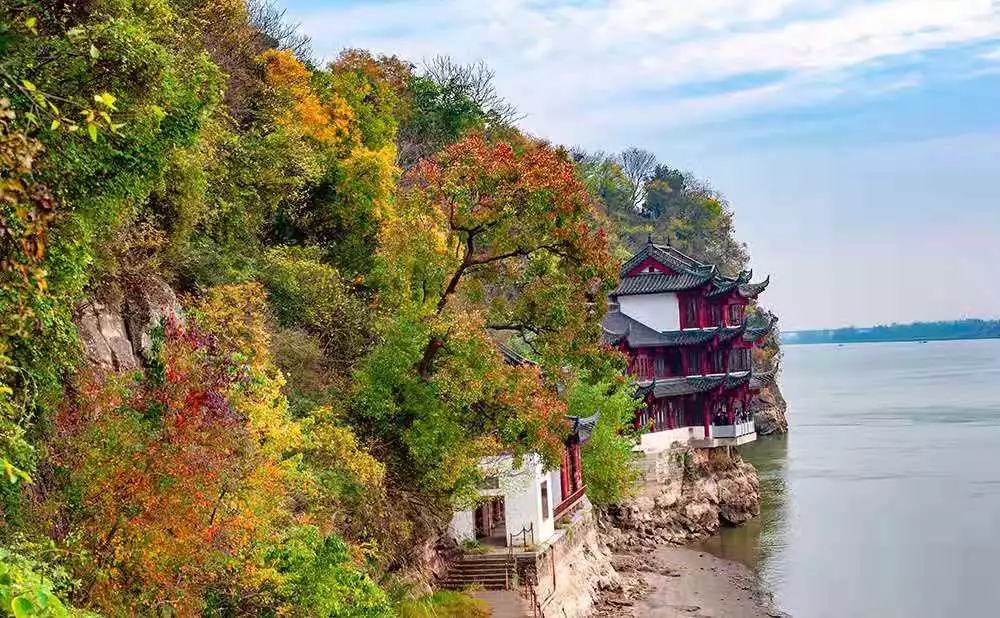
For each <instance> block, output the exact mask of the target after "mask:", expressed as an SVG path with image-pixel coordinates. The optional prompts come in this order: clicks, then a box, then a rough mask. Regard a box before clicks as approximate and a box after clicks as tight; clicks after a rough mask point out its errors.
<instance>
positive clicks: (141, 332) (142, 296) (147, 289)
mask: <svg viewBox="0 0 1000 618" xmlns="http://www.w3.org/2000/svg"><path fill="white" fill-rule="evenodd" d="M125 315H126V316H127V317H126V320H127V322H126V325H127V326H128V332H129V335H130V336H131V339H132V349H133V350H135V353H136V355H137V356H139V357H141V358H143V359H145V360H149V354H150V352H151V351H152V349H153V339H152V336H151V334H152V332H153V329H155V328H156V327H158V326H159V325H160V324H161V323H162V322H163V320H166V319H167V318H170V317H171V316H173V318H174V319H176V320H178V321H179V322H181V323H183V321H184V315H183V313H182V312H181V304H180V303H179V302H178V301H177V295H176V294H174V291H173V290H172V289H171V288H170V286H169V285H167V283H166V282H165V281H163V280H162V279H159V278H157V277H144V278H141V279H137V280H135V281H132V282H130V283H129V285H128V286H127V288H126V291H125Z"/></svg>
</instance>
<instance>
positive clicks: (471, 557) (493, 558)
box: [457, 554, 510, 563]
mask: <svg viewBox="0 0 1000 618" xmlns="http://www.w3.org/2000/svg"><path fill="white" fill-rule="evenodd" d="M508 560H510V556H508V555H507V554H464V555H463V556H461V557H460V558H459V559H458V561H457V562H461V563H466V562H507V561H508Z"/></svg>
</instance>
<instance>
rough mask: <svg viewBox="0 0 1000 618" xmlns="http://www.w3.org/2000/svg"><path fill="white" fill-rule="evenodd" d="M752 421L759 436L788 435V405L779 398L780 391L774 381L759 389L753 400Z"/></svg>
mask: <svg viewBox="0 0 1000 618" xmlns="http://www.w3.org/2000/svg"><path fill="white" fill-rule="evenodd" d="M751 410H752V411H753V420H754V425H755V427H756V430H757V435H759V436H769V435H771V434H780V433H788V416H787V411H788V405H787V404H786V403H785V398H784V397H782V396H781V389H779V388H778V383H777V382H775V381H774V380H771V381H769V382H768V383H767V384H765V385H764V387H763V388H761V389H760V393H759V394H758V395H757V397H755V398H754V403H753V407H752V408H751Z"/></svg>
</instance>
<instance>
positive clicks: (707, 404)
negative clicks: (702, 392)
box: [702, 399, 713, 440]
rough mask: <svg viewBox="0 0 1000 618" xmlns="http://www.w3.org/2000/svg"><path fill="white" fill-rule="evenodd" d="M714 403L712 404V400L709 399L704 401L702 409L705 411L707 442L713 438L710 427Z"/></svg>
mask: <svg viewBox="0 0 1000 618" xmlns="http://www.w3.org/2000/svg"><path fill="white" fill-rule="evenodd" d="M712 403H713V402H712V400H711V399H709V400H708V401H705V400H702V408H703V409H704V411H705V414H704V416H705V439H706V440H707V439H708V438H709V437H711V433H710V432H711V429H710V425H711V424H712Z"/></svg>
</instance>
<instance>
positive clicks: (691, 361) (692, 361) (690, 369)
mask: <svg viewBox="0 0 1000 618" xmlns="http://www.w3.org/2000/svg"><path fill="white" fill-rule="evenodd" d="M686 355H687V358H686V360H687V373H688V375H689V376H690V375H695V374H699V373H701V352H699V351H698V350H688V351H687V352H686Z"/></svg>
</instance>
